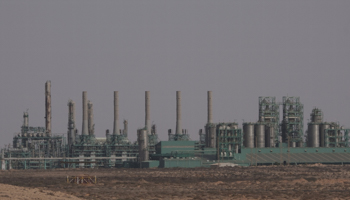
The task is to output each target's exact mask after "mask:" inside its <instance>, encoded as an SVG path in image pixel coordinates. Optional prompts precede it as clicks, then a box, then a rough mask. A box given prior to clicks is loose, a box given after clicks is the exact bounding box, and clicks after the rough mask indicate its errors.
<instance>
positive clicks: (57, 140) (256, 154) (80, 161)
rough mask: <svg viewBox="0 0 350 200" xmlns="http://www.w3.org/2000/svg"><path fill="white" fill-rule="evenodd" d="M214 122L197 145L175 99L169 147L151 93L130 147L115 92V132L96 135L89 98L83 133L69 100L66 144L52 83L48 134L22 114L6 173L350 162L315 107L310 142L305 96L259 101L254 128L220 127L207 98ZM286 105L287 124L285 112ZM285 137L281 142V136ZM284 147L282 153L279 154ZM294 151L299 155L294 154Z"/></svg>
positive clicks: (338, 132) (345, 142)
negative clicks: (55, 127) (56, 127)
mask: <svg viewBox="0 0 350 200" xmlns="http://www.w3.org/2000/svg"><path fill="white" fill-rule="evenodd" d="M207 103H208V106H207V112H208V113H207V114H208V116H207V123H206V125H205V133H203V130H202V129H200V131H199V141H191V140H190V139H189V135H188V133H187V130H186V129H182V127H181V93H180V91H177V92H176V129H175V133H174V134H172V132H171V129H169V131H168V134H169V141H161V142H159V140H158V134H157V129H156V125H155V124H151V119H150V92H149V91H146V92H145V123H144V127H143V128H141V129H138V131H137V141H136V142H130V141H129V140H128V121H127V120H124V129H123V130H121V129H119V128H120V127H119V113H118V112H119V100H118V91H114V120H113V132H112V133H111V134H110V133H109V130H108V129H107V130H106V137H103V138H99V137H96V135H95V130H94V119H93V104H92V102H91V101H89V100H88V99H87V92H86V91H84V92H83V93H82V108H83V110H82V124H81V125H82V126H81V127H82V130H81V134H79V132H78V130H77V124H76V120H75V102H74V101H72V100H69V101H68V104H67V106H68V126H67V142H68V143H66V137H65V135H64V134H54V133H52V132H51V126H52V125H51V82H50V81H47V82H46V83H45V127H40V126H39V127H33V126H29V114H28V112H27V111H26V112H24V113H23V124H22V126H21V132H20V133H16V134H15V135H14V137H13V141H12V144H9V145H6V146H5V148H4V149H1V155H0V161H1V169H49V168H50V169H52V168H67V167H68V168H96V167H157V166H158V167H199V166H205V167H209V166H210V165H212V164H215V163H217V162H229V163H234V164H239V165H259V164H273V163H276V162H278V163H282V162H287V163H291V164H292V163H315V162H320V163H335V164H340V163H342V164H343V163H350V162H349V161H348V158H349V157H350V149H349V132H350V129H346V128H344V127H342V126H340V125H339V123H335V122H324V121H323V112H322V111H321V110H320V109H318V108H314V109H313V110H312V112H311V115H310V119H311V121H310V123H308V130H307V135H305V136H306V145H305V143H304V141H303V137H304V135H303V105H302V104H301V102H300V99H299V97H283V101H282V103H277V102H276V98H275V97H259V120H258V121H257V122H255V123H252V122H249V123H247V122H246V123H243V125H242V128H243V129H241V128H239V125H238V124H237V123H214V122H213V112H212V92H211V91H208V93H207ZM280 105H283V119H282V121H280V119H279V113H280V111H279V108H280ZM280 136H282V139H281V140H280V139H279V137H280ZM277 146H278V147H277ZM290 147H295V148H290Z"/></svg>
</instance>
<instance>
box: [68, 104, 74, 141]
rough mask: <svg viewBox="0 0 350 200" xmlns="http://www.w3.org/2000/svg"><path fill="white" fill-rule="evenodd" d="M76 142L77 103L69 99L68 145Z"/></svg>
mask: <svg viewBox="0 0 350 200" xmlns="http://www.w3.org/2000/svg"><path fill="white" fill-rule="evenodd" d="M74 142H75V103H74V101H72V100H69V101H68V145H69V146H70V145H72V144H74Z"/></svg>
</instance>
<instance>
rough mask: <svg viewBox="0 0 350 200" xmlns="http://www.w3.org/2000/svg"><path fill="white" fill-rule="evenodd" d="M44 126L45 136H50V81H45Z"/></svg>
mask: <svg viewBox="0 0 350 200" xmlns="http://www.w3.org/2000/svg"><path fill="white" fill-rule="evenodd" d="M45 128H46V134H47V136H51V81H46V83H45Z"/></svg>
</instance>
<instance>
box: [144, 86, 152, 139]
mask: <svg viewBox="0 0 350 200" xmlns="http://www.w3.org/2000/svg"><path fill="white" fill-rule="evenodd" d="M145 109H146V110H145V127H146V129H147V134H148V135H150V134H151V119H150V117H149V116H150V109H149V91H145Z"/></svg>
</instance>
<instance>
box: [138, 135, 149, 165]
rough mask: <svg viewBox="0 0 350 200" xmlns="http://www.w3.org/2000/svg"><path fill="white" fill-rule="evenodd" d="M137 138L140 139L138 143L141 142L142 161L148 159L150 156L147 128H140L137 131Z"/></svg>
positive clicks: (140, 156) (140, 154) (140, 157)
mask: <svg viewBox="0 0 350 200" xmlns="http://www.w3.org/2000/svg"><path fill="white" fill-rule="evenodd" d="M137 140H138V143H139V159H140V162H143V161H147V160H148V158H149V151H148V134H147V130H145V129H139V130H138V131H137Z"/></svg>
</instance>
